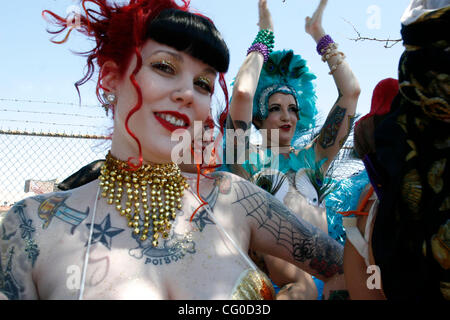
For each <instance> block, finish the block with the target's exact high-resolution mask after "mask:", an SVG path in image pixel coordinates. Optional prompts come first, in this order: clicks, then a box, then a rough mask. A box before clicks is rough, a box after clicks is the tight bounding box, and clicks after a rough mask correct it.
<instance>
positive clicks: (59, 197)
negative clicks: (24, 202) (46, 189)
mask: <svg viewBox="0 0 450 320" xmlns="http://www.w3.org/2000/svg"><path fill="white" fill-rule="evenodd" d="M70 195H71V194H70V193H56V194H55V195H53V196H51V197H44V196H38V197H34V199H35V200H36V201H38V202H40V205H39V208H38V215H39V218H40V219H42V220H43V221H44V224H43V225H42V228H43V229H47V228H48V227H49V225H50V223H51V221H52V219H53V218H55V217H56V218H58V219H60V220H62V221H63V222H65V223H68V224H71V225H72V229H71V230H70V233H71V234H73V233H74V231H75V229H76V227H78V226H79V225H80V223H81V222H83V220H84V219H86V218H87V216H88V215H89V207H87V209H86V211H85V212H83V211H79V210H76V209H74V208H71V207H69V206H67V205H66V204H65V202H66V200H67V199H68V198H69V197H70Z"/></svg>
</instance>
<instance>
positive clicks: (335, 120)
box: [319, 105, 347, 149]
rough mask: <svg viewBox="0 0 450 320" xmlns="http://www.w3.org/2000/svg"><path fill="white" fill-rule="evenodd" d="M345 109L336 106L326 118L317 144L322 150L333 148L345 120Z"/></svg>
mask: <svg viewBox="0 0 450 320" xmlns="http://www.w3.org/2000/svg"><path fill="white" fill-rule="evenodd" d="M346 112H347V109H344V108H341V107H340V106H338V105H336V106H335V108H334V109H333V111H332V112H331V113H330V115H329V116H328V118H327V120H326V121H325V124H324V125H323V128H322V130H321V133H320V137H319V144H320V146H321V147H322V148H324V149H327V148H329V147H331V146H333V145H334V144H335V142H336V138H337V136H338V133H339V129H340V128H341V125H342V122H343V121H344V119H345V113H346Z"/></svg>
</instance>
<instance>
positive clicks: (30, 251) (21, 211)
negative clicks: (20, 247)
mask: <svg viewBox="0 0 450 320" xmlns="http://www.w3.org/2000/svg"><path fill="white" fill-rule="evenodd" d="M25 208H26V203H25V200H22V201H20V202H18V203H17V204H16V205H14V207H13V208H12V209H11V210H12V212H13V213H14V214H17V216H18V218H19V220H20V224H19V229H20V231H19V232H20V237H21V239H22V240H23V241H24V242H25V252H26V254H27V258H28V259H29V260H30V261H31V266H32V267H34V264H35V263H36V260H37V257H38V256H39V248H38V245H37V244H36V241H35V240H34V237H33V235H34V233H35V232H36V228H35V227H34V226H33V220H32V219H30V218H29V217H28V216H27V214H26V212H25ZM2 231H3V236H2V240H9V239H10V238H12V237H13V236H15V235H16V233H17V231H18V230H14V231H10V232H9V233H8V232H7V230H6V227H5V225H3V224H2ZM7 233H8V234H7Z"/></svg>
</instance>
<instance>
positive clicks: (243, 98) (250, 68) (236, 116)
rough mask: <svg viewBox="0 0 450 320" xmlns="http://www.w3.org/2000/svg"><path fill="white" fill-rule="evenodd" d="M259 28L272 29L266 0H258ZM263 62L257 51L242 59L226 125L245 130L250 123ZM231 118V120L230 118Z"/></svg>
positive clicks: (261, 55) (260, 54) (262, 57)
mask: <svg viewBox="0 0 450 320" xmlns="http://www.w3.org/2000/svg"><path fill="white" fill-rule="evenodd" d="M258 7H259V22H258V26H259V30H264V29H268V30H271V31H273V23H272V16H271V15H270V12H269V9H268V7H267V0H259V2H258ZM263 64H264V56H263V54H262V53H260V52H258V51H252V52H250V53H249V54H248V55H247V57H246V58H245V60H244V63H243V64H242V66H241V68H240V69H239V71H238V74H237V76H236V79H235V83H234V85H233V96H232V99H231V103H230V112H229V119H228V121H227V127H228V128H230V129H242V130H244V131H245V130H247V129H249V128H250V127H251V123H252V109H253V97H254V95H255V91H256V88H257V86H258V80H259V75H260V73H261V69H262V67H263ZM230 118H231V120H230Z"/></svg>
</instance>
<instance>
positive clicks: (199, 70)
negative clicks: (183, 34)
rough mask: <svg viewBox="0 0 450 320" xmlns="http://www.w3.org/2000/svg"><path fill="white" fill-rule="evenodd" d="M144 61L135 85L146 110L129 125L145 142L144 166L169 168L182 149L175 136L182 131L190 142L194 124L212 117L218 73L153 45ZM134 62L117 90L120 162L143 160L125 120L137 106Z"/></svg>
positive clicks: (115, 148) (145, 48) (116, 129)
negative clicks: (175, 151)
mask: <svg viewBox="0 0 450 320" xmlns="http://www.w3.org/2000/svg"><path fill="white" fill-rule="evenodd" d="M141 55H142V68H141V69H140V71H139V72H138V73H137V75H136V82H137V84H138V85H139V87H140V89H141V92H142V107H141V108H140V109H139V110H138V111H137V112H135V113H134V114H133V115H132V116H131V117H130V120H129V122H128V124H129V128H130V130H131V131H132V132H133V133H134V134H135V135H136V137H137V138H138V139H139V141H140V142H141V146H142V154H143V157H144V162H154V163H166V162H169V161H171V151H172V148H173V147H174V146H175V145H177V144H178V143H179V141H178V140H177V141H171V135H172V133H173V132H174V131H175V130H177V129H182V130H188V131H189V132H190V134H191V136H192V135H193V126H194V121H204V120H205V119H206V118H207V117H208V114H209V111H210V103H211V95H212V92H213V91H214V83H215V79H216V74H217V72H216V71H215V70H214V69H213V68H212V67H210V66H209V65H207V64H205V63H203V62H201V61H200V60H197V59H196V58H193V57H192V56H190V55H188V54H186V53H184V52H180V51H177V50H176V49H174V48H172V47H169V46H166V45H163V44H160V43H158V42H156V41H153V40H148V41H147V42H146V43H145V45H144V46H143V48H142V50H141ZM136 60H137V59H136V57H135V56H134V57H133V59H132V60H131V63H130V66H129V68H128V70H127V72H126V74H125V75H124V76H123V77H121V78H120V79H119V80H118V81H117V86H116V88H115V90H114V93H115V94H116V96H117V104H116V111H115V118H114V133H113V140H112V148H111V152H112V154H113V155H114V156H116V157H118V158H120V159H122V160H126V159H128V158H129V157H136V158H137V157H138V155H139V149H138V146H137V143H136V142H135V140H134V139H133V138H132V137H131V136H130V135H129V134H128V132H127V131H126V129H125V121H126V118H127V116H128V114H129V112H130V110H132V109H133V108H134V107H135V105H136V103H137V101H138V94H137V91H136V89H135V87H134V86H133V84H132V82H131V80H130V76H131V75H132V73H133V70H134V68H135V67H136Z"/></svg>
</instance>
